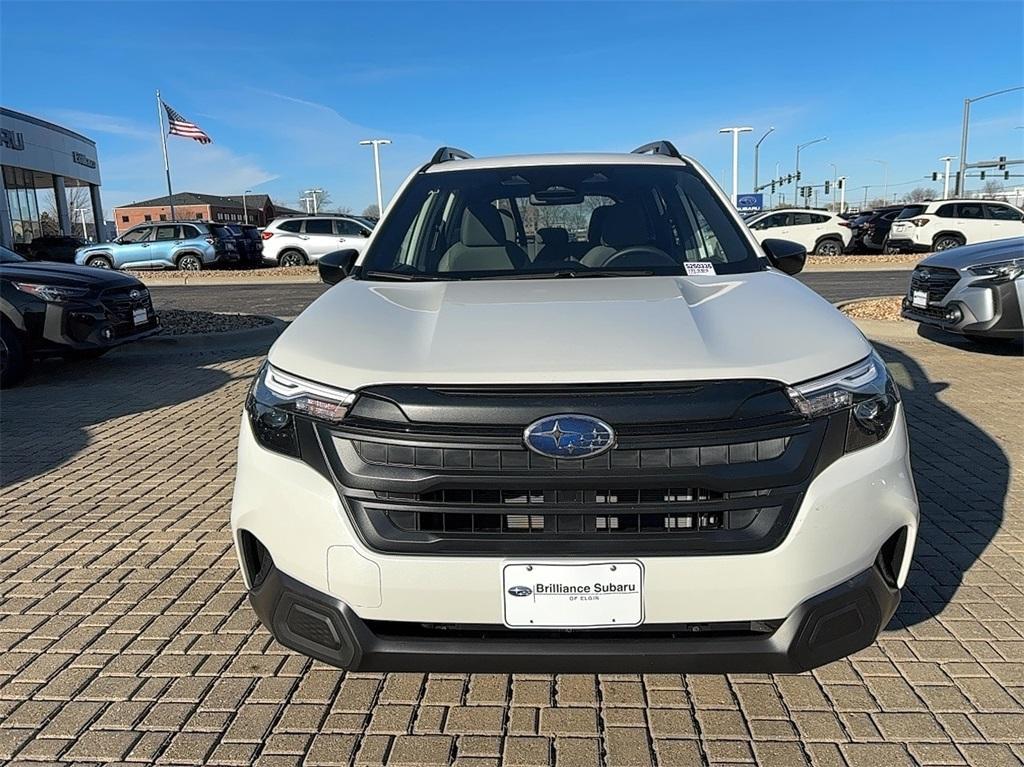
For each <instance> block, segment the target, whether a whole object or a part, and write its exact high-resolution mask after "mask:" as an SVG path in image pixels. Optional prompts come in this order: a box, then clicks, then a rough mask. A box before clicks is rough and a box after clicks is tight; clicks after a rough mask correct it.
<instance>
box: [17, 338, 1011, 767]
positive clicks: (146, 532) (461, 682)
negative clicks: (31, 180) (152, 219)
mask: <svg viewBox="0 0 1024 767" xmlns="http://www.w3.org/2000/svg"><path fill="white" fill-rule="evenodd" d="M880 348H881V350H882V352H883V354H884V356H885V357H886V358H887V359H888V361H889V362H890V364H891V365H892V367H893V370H894V373H895V375H896V376H897V378H898V379H899V380H900V381H901V383H902V384H903V385H904V387H905V401H906V403H907V410H908V415H909V420H910V424H911V432H912V435H911V436H912V441H913V446H914V466H915V474H916V477H917V482H918V490H919V493H920V496H921V501H922V510H923V523H922V527H921V537H920V541H919V543H918V550H917V557H916V560H915V564H914V568H913V571H912V574H911V578H910V587H909V589H908V590H907V591H906V592H905V595H904V601H903V604H902V606H901V607H900V610H899V612H898V613H897V616H896V618H895V619H894V621H893V623H892V625H891V626H890V627H889V630H888V631H886V632H885V633H884V634H883V636H882V638H881V639H880V641H879V642H878V643H877V644H876V645H875V646H873V647H871V648H869V649H868V650H866V651H864V652H862V653H860V654H859V655H858V656H856V657H854V658H852V659H850V660H846V661H841V662H838V663H834V664H832V665H830V666H828V667H825V668H822V669H819V670H817V671H815V672H813V673H809V674H801V675H795V676H786V675H779V676H768V675H751V674H740V675H732V676H729V677H722V676H686V677H683V676H680V675H674V674H659V675H650V676H644V677H640V676H630V675H607V676H598V677H593V676H560V677H551V676H545V675H516V676H514V677H508V676H503V675H472V676H460V675H453V674H436V675H431V676H429V677H424V676H422V675H416V674H394V675H380V674H350V675H345V674H343V673H341V672H339V671H336V670H334V669H331V668H328V667H326V666H323V665H320V664H318V663H313V662H311V661H308V660H306V659H305V658H303V657H300V656H298V655H296V654H294V653H292V652H290V651H288V650H285V649H284V648H282V647H281V646H279V645H278V644H276V643H275V642H274V641H273V640H271V639H270V637H269V635H268V634H267V633H266V632H265V631H264V630H263V629H262V628H258V627H257V625H256V622H255V620H254V616H253V613H252V612H251V611H250V610H249V608H248V606H247V604H246V602H245V599H244V594H243V591H242V584H241V579H240V578H239V576H238V573H237V569H236V562H235V559H234V556H233V553H232V550H231V547H230V542H229V532H228V506H229V501H230V495H231V483H232V474H233V462H234V455H233V453H234V440H235V431H236V428H237V421H238V418H239V409H240V405H241V402H242V398H243V395H244V392H245V389H246V386H247V385H248V382H249V379H250V376H251V375H252V374H253V372H254V371H255V369H256V365H257V363H258V359H257V351H256V350H254V349H237V350H230V351H207V352H205V353H203V354H184V353H175V352H173V351H161V352H160V356H158V357H153V358H146V359H144V358H142V357H138V356H134V357H133V356H130V355H128V354H125V353H120V352H115V353H113V354H111V355H110V356H109V357H107V358H104V359H103V360H99V361H96V362H94V363H91V364H85V363H81V364H74V365H68V366H66V367H63V368H58V367H56V366H47V367H48V368H49V369H48V370H44V371H43V374H38V375H35V376H34V377H32V378H31V379H30V380H29V381H28V382H27V384H26V385H25V386H23V387H22V388H19V389H15V390H13V391H9V392H4V393H3V399H2V421H3V422H2V431H0V449H2V458H3V462H2V467H0V468H2V480H3V483H4V485H5V487H4V488H3V490H2V495H0V504H2V506H0V508H2V514H0V651H2V654H0V760H2V759H13V760H16V761H28V760H45V761H55V762H80V763H104V764H108V763H111V762H116V761H119V760H123V761H128V762H157V763H161V764H196V763H211V764H247V763H250V762H257V763H259V764H277V763H281V764H299V763H306V764H350V763H355V764H381V763H385V764H388V765H421V764H422V765H426V764H438V765H441V764H448V763H450V762H455V763H456V764H459V765H465V766H467V767H468V766H469V765H493V764H499V763H500V764H505V765H509V766H512V765H548V764H558V765H599V764H605V765H609V766H614V765H647V764H653V763H658V764H661V765H683V764H701V763H702V762H711V763H749V762H754V761H756V762H758V763H761V764H780V765H799V764H804V763H813V764H822V765H833V764H836V765H838V764H844V763H847V764H850V765H898V764H905V763H907V764H913V763H915V762H918V763H921V764H962V763H970V764H978V765H986V766H989V765H1000V764H1018V763H1020V762H1021V761H1022V758H1024V705H1022V703H1024V567H1022V565H1024V509H1022V500H1024V491H1022V487H1021V465H1022V458H1024V430H1022V428H1021V415H1020V412H1021V411H1020V401H1021V393H1022V388H1024V364H1022V362H1021V360H1020V359H1018V358H1012V357H1006V356H993V355H990V354H979V353H975V352H970V351H966V350H963V349H957V348H951V347H947V346H943V345H939V344H935V343H932V342H928V341H924V340H923V339H916V338H907V339H904V340H902V341H898V342H892V341H890V342H886V344H885V345H884V346H882V347H880ZM58 373H59V374H58ZM281 513H282V514H300V513H301V509H281ZM850 513H851V514H855V513H857V510H856V509H851V510H850ZM836 545H837V546H839V545H842V541H837V542H836Z"/></svg>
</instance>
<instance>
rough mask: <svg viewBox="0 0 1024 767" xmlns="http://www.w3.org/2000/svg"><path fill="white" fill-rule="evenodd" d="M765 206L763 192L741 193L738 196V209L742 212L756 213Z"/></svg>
mask: <svg viewBox="0 0 1024 767" xmlns="http://www.w3.org/2000/svg"><path fill="white" fill-rule="evenodd" d="M763 208H764V195H763V194H741V195H737V196H736V210H738V211H739V212H740V213H754V212H756V211H759V210H761V209H763Z"/></svg>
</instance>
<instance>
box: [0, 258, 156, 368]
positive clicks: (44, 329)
mask: <svg viewBox="0 0 1024 767" xmlns="http://www.w3.org/2000/svg"><path fill="white" fill-rule="evenodd" d="M159 328H160V321H159V320H158V319H157V316H156V312H154V311H153V303H152V301H151V299H150V296H149V291H148V290H146V286H145V285H143V284H142V283H141V282H139V281H138V280H137V279H135V278H134V277H130V276H129V275H127V274H124V273H122V272H116V271H111V270H107V269H93V268H91V267H88V266H74V265H70V264H54V263H47V262H33V261H26V260H25V259H24V258H22V257H21V256H19V255H18V254H17V253H15V252H14V251H12V250H8V249H7V248H3V247H0V386H11V385H13V384H15V383H17V382H18V380H19V379H20V378H21V377H22V376H23V375H24V374H25V371H26V369H27V367H28V365H29V363H30V361H31V360H32V358H34V357H49V356H63V357H98V356H100V355H101V354H103V353H104V352H106V351H107V350H108V349H111V348H112V347H114V346H117V345H118V344H123V343H126V342H128V341H135V340H138V339H140V338H144V337H145V336H148V335H151V334H153V333H155V332H156V331H157V330H159Z"/></svg>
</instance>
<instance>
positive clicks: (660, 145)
mask: <svg viewBox="0 0 1024 767" xmlns="http://www.w3.org/2000/svg"><path fill="white" fill-rule="evenodd" d="M630 154H664V155H668V156H669V157H675V158H676V159H677V160H682V159H683V156H682V155H681V154H679V150H678V149H676V148H675V146H673V144H672V142H671V141H652V142H651V143H650V144H644V145H643V146H638V147H637V148H636V149H634V150H633V151H632V152H630Z"/></svg>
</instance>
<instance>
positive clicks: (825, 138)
mask: <svg viewBox="0 0 1024 767" xmlns="http://www.w3.org/2000/svg"><path fill="white" fill-rule="evenodd" d="M822 141H828V136H822V137H821V138H816V139H812V140H811V141H805V142H804V143H802V144H797V145H796V170H795V173H796V177H797V178H796V181H797V186H796V187H795V188H794V189H793V207H796V204H797V203H796V197H797V188H798V187H799V186H800V150H802V149H806V148H807V147H809V146H810V145H811V144H820V143H821V142H822Z"/></svg>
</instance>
